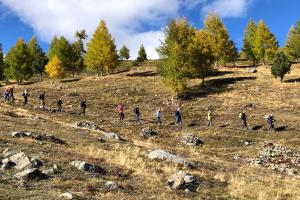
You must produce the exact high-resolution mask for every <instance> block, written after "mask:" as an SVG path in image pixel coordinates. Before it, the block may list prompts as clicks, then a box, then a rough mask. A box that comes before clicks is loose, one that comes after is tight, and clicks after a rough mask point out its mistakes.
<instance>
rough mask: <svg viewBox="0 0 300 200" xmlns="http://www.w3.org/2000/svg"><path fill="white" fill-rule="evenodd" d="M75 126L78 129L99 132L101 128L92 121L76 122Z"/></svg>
mask: <svg viewBox="0 0 300 200" xmlns="http://www.w3.org/2000/svg"><path fill="white" fill-rule="evenodd" d="M76 126H77V127H79V128H86V129H91V130H95V131H100V130H101V127H100V126H99V125H98V124H97V123H95V122H92V121H83V122H77V123H76Z"/></svg>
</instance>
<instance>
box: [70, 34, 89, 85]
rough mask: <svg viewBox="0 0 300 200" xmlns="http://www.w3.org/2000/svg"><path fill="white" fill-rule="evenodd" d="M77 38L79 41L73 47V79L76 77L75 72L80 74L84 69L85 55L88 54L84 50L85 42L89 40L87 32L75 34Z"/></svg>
mask: <svg viewBox="0 0 300 200" xmlns="http://www.w3.org/2000/svg"><path fill="white" fill-rule="evenodd" d="M75 38H76V39H77V41H75V42H74V43H73V44H72V45H71V54H70V59H71V70H72V76H73V79H74V77H75V72H77V73H79V72H80V71H82V70H83V68H84V62H83V61H84V55H85V53H86V51H85V49H84V40H86V39H87V35H86V31H85V30H81V31H77V32H76V34H75Z"/></svg>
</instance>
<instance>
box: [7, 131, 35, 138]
mask: <svg viewBox="0 0 300 200" xmlns="http://www.w3.org/2000/svg"><path fill="white" fill-rule="evenodd" d="M10 135H11V137H31V133H29V132H23V131H13V132H11V133H10Z"/></svg>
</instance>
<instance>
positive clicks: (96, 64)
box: [85, 20, 118, 76]
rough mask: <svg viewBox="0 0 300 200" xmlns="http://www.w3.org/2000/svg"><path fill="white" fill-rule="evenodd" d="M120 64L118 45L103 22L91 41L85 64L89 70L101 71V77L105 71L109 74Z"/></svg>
mask: <svg viewBox="0 0 300 200" xmlns="http://www.w3.org/2000/svg"><path fill="white" fill-rule="evenodd" d="M117 63H118V52H117V50H116V45H115V42H114V40H113V39H112V36H111V34H110V33H109V32H108V29H107V27H106V24H105V22H104V21H103V20H102V21H101V22H100V25H99V26H98V27H97V29H96V31H95V33H94V35H93V37H92V39H91V41H90V42H89V43H88V48H87V53H86V57H85V64H86V66H87V68H89V69H94V70H97V75H98V76H99V71H100V73H101V76H102V75H103V71H104V70H105V71H106V72H107V73H108V74H109V72H110V71H111V70H112V69H114V68H115V67H116V65H117Z"/></svg>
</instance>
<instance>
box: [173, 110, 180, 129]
mask: <svg viewBox="0 0 300 200" xmlns="http://www.w3.org/2000/svg"><path fill="white" fill-rule="evenodd" d="M178 124H179V125H181V124H182V118H181V113H180V109H179V108H177V109H176V111H175V124H174V126H176V125H178Z"/></svg>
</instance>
